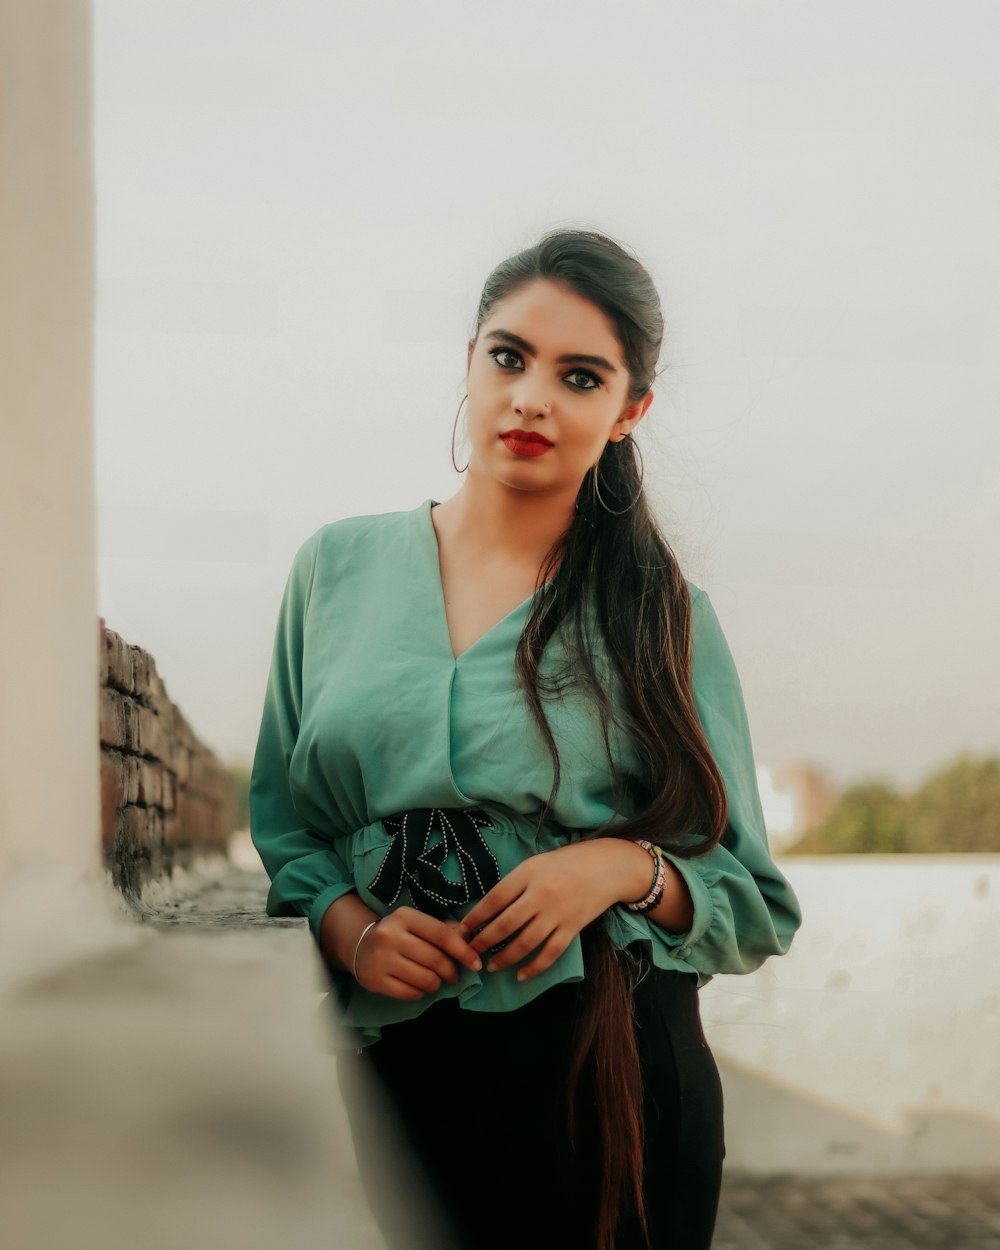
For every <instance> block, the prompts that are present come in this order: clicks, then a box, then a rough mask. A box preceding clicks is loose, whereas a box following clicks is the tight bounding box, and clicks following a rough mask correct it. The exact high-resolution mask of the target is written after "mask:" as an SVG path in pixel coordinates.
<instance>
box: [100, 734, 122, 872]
mask: <svg viewBox="0 0 1000 1250" xmlns="http://www.w3.org/2000/svg"><path fill="white" fill-rule="evenodd" d="M127 768H128V764H127V757H126V756H124V755H120V754H119V753H118V752H117V751H102V752H101V842H102V844H103V846H104V849H105V850H108V849H109V848H110V847H111V845H112V843H113V842H114V839H115V834H116V832H117V828H118V809H119V808H120V807H122V806H124V804H125V802H126V798H125V794H126V772H127Z"/></svg>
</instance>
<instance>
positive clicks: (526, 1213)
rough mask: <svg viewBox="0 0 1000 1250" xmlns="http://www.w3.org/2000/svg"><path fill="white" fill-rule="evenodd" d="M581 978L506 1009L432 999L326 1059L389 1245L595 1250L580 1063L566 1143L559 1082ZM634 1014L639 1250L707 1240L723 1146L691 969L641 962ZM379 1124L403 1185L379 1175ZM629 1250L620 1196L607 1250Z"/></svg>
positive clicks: (631, 1233)
mask: <svg viewBox="0 0 1000 1250" xmlns="http://www.w3.org/2000/svg"><path fill="white" fill-rule="evenodd" d="M584 984H585V983H583V982H570V983H565V984H562V985H556V986H553V987H552V988H551V989H549V990H547V991H545V992H544V993H543V994H541V995H539V997H538V998H536V999H534V1000H533V1001H532V1002H530V1003H527V1004H526V1005H525V1006H524V1007H521V1008H519V1009H518V1010H516V1011H511V1012H475V1011H468V1010H465V1009H463V1008H461V1007H459V1006H458V1004H457V1002H456V1000H454V999H445V1000H442V1001H440V1002H437V1003H433V1004H432V1005H431V1006H430V1007H428V1008H427V1010H426V1011H424V1012H423V1013H422V1014H421V1015H420V1016H418V1017H416V1018H415V1019H414V1020H407V1021H403V1022H402V1023H400V1024H395V1025H389V1026H386V1027H385V1028H384V1029H383V1031H382V1040H381V1041H379V1042H376V1043H375V1044H374V1045H372V1046H369V1047H367V1048H366V1049H365V1050H364V1051H363V1052H362V1053H361V1054H355V1053H354V1052H351V1053H350V1054H346V1055H339V1056H338V1058H337V1071H338V1083H339V1085H340V1090H341V1093H342V1095H343V1098H344V1103H345V1106H346V1108H347V1113H348V1118H349V1121H350V1126H351V1133H352V1137H353V1140H354V1146H355V1154H356V1157H357V1162H358V1170H359V1172H360V1175H361V1179H362V1183H363V1185H364V1188H365V1192H366V1194H367V1196H368V1199H369V1203H370V1205H371V1207H372V1211H373V1213H374V1215H375V1218H376V1220H377V1221H378V1223H379V1226H380V1228H381V1230H382V1233H383V1236H384V1237H385V1239H386V1242H387V1244H388V1245H389V1246H390V1247H391V1248H392V1250H397V1248H398V1250H415V1248H416V1247H420V1248H421V1250H423V1248H424V1247H432V1246H433V1247H440V1248H441V1250H444V1247H445V1246H447V1247H448V1250H494V1247H495V1248H496V1250H499V1248H500V1247H504V1250H507V1248H515V1247H516V1248H518V1250H534V1248H535V1247H537V1248H538V1250H541V1248H542V1247H545V1250H553V1248H554V1247H561V1246H572V1247H574V1250H591V1247H594V1246H595V1245H596V1240H595V1229H596V1220H597V1209H598V1208H597V1203H598V1198H599V1184H600V1178H601V1146H600V1129H599V1122H598V1119H597V1112H596V1104H595V1098H594V1092H593V1090H594V1085H593V1071H592V1066H591V1065H590V1064H587V1065H585V1066H584V1069H583V1071H582V1073H581V1077H580V1088H579V1093H578V1096H577V1100H576V1108H577V1110H576V1114H577V1129H576V1136H577V1140H576V1148H575V1150H574V1149H571V1148H570V1143H569V1136H568V1124H567V1116H566V1104H565V1095H564V1092H563V1091H564V1089H565V1072H566V1068H567V1064H568V1058H569V1055H570V1054H572V1050H573V1041H574V1025H575V1020H576V1012H577V1008H578V999H579V996H580V994H581V993H582V992H584V990H583V987H584ZM633 1013H634V1015H633V1019H634V1027H635V1036H636V1042H637V1048H638V1052H639V1058H640V1063H641V1068H642V1073H643V1083H644V1103H643V1112H644V1120H645V1123H644V1158H643V1194H644V1198H645V1203H646V1216H647V1220H648V1223H649V1228H650V1246H651V1250H667V1248H668V1247H669V1250H708V1247H709V1246H710V1245H711V1242H712V1233H713V1229H714V1226H715V1218H716V1212H717V1209H718V1201H719V1191H720V1186H721V1181H722V1163H723V1156H724V1155H725V1143H724V1134H723V1100H722V1085H721V1082H720V1079H719V1071H718V1068H717V1066H716V1063H715V1058H714V1056H713V1055H712V1052H711V1050H710V1049H709V1046H708V1043H707V1041H706V1039H705V1035H704V1031H703V1029H702V1025H701V1017H700V1013H699V1009H698V991H697V988H696V980H695V978H694V977H692V976H689V975H688V974H686V973H682V972H674V971H666V970H664V969H660V968H657V967H656V966H655V965H652V964H650V963H649V962H648V961H646V960H644V959H640V964H639V979H638V981H637V984H636V986H635V989H634V993H633ZM380 1109H381V1111H382V1112H383V1113H384V1114H383V1115H381V1116H380V1115H379V1110H380ZM393 1134H396V1135H397V1141H398V1143H399V1152H400V1153H399V1154H398V1155H397V1156H396V1158H398V1159H399V1160H401V1162H402V1166H403V1168H404V1169H409V1173H408V1176H409V1178H410V1181H411V1186H415V1187H416V1188H415V1191H414V1190H413V1189H412V1188H407V1187H406V1185H405V1184H401V1183H400V1173H399V1172H398V1171H393V1169H394V1168H395V1167H396V1166H397V1165H396V1163H395V1162H394V1158H393V1153H392V1148H391V1146H392V1143H390V1141H389V1140H388V1137H390V1136H392V1135H393ZM422 1200H426V1205H424V1206H421V1205H420V1203H421V1201H422ZM436 1220H440V1221H441V1225H436V1224H435V1221H436ZM644 1246H645V1242H644V1241H643V1239H642V1236H641V1232H640V1229H639V1226H638V1223H637V1222H636V1220H635V1216H634V1212H633V1211H632V1209H631V1207H630V1206H629V1207H628V1208H627V1209H626V1210H624V1211H623V1212H622V1215H621V1217H620V1219H619V1223H618V1226H617V1232H616V1237H615V1250H643V1247H644Z"/></svg>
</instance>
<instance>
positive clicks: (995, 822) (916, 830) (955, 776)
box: [906, 754, 1000, 852]
mask: <svg viewBox="0 0 1000 1250" xmlns="http://www.w3.org/2000/svg"><path fill="white" fill-rule="evenodd" d="M906 823H907V833H908V839H907V841H908V843H909V849H910V850H913V851H923V852H932V851H994V852H995V851H1000V757H996V756H993V757H989V756H987V757H981V758H980V757H976V756H974V755H970V754H963V755H960V756H958V758H957V759H955V760H954V761H953V762H952V763H950V764H948V765H946V766H945V767H944V768H941V769H939V770H938V771H937V772H935V773H932V774H931V776H930V777H928V778H927V780H926V781H924V783H923V784H922V785H921V786H920V788H919V789H918V790H917V791H916V792H915V793H914V794H913V795H912V796H911V798H910V801H909V804H908V811H907V822H906Z"/></svg>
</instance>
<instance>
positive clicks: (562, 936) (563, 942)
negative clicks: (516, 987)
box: [517, 928, 570, 981]
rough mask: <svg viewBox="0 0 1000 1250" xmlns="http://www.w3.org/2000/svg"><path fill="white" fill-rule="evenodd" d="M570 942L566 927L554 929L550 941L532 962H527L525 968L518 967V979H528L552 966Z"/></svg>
mask: <svg viewBox="0 0 1000 1250" xmlns="http://www.w3.org/2000/svg"><path fill="white" fill-rule="evenodd" d="M569 943H570V937H569V936H567V934H566V931H565V930H564V929H558V928H557V929H554V930H553V931H552V933H551V934H550V935H549V939H548V941H547V942H546V943H545V945H544V946H543V947H542V949H541V950H540V951H539V952H538V954H537V955H536V956H535V958H534V959H532V960H531V962H530V963H526V964H525V965H524V967H523V968H518V970H517V979H518V980H519V981H527V980H528V978H529V977H536V976H538V974H539V973H540V972H544V971H545V969H546V968H551V967H552V965H553V964H554V963H555V962H556V960H557V959H558V958H559V956H560V955H561V954H562V953H563V952H564V951H565V950H566V948H567V947H568V946H569Z"/></svg>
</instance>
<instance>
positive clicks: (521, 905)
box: [470, 895, 535, 952]
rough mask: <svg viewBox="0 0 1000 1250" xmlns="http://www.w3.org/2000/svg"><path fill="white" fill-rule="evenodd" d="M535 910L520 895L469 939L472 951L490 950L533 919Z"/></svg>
mask: <svg viewBox="0 0 1000 1250" xmlns="http://www.w3.org/2000/svg"><path fill="white" fill-rule="evenodd" d="M534 915H535V909H534V907H533V906H532V905H531V904H530V903H529V902H527V901H526V900H525V898H524V896H523V895H521V896H520V897H519V898H518V899H517V900H516V901H514V902H512V903H511V904H510V905H509V906H508V907H506V908H505V909H504V910H503V911H502V912H500V914H499V915H498V916H496V917H494V919H492V920H491V921H489V923H488V924H486V925H485V926H484V927H483V928H482V929H480V931H479V932H478V933H477V934H476V936H475V937H474V938H471V939H470V944H471V946H472V949H473V950H474V951H480V952H482V951H488V950H491V949H492V948H493V947H494V946H496V945H498V943H500V942H503V941H505V940H506V939H507V938H509V937H510V936H511V934H512V933H516V932H517V931H518V929H523V928H524V926H525V925H526V924H528V923H529V922H530V921H531V920H532V919H534Z"/></svg>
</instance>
